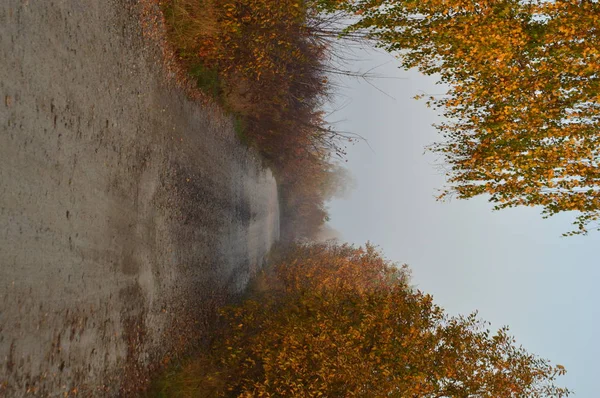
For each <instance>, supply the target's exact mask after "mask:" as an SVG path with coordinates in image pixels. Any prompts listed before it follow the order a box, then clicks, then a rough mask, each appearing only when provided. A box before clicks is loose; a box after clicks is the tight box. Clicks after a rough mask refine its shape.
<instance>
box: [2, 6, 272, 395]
mask: <svg viewBox="0 0 600 398" xmlns="http://www.w3.org/2000/svg"><path fill="white" fill-rule="evenodd" d="M157 12H158V9H157V8H156V6H155V5H154V6H153V5H152V3H151V2H150V1H148V0H145V2H144V3H139V2H136V1H126V0H108V1H94V0H44V1H35V0H3V1H2V2H1V4H0V100H1V102H0V300H1V302H0V396H3V395H6V396H23V395H25V394H31V395H32V396H75V395H77V396H90V395H93V396H115V395H122V396H135V395H136V392H137V391H138V389H139V388H141V387H143V385H144V384H145V382H146V380H147V376H148V374H149V372H151V371H152V370H153V369H156V368H157V367H159V366H161V364H163V365H164V364H166V363H168V362H169V361H172V360H173V359H174V358H176V357H177V356H179V355H181V354H182V353H184V352H185V351H186V350H187V349H188V348H189V347H190V346H193V345H194V343H195V341H197V338H198V336H202V333H203V332H204V331H206V330H207V329H206V326H207V324H208V323H209V322H210V319H211V317H212V316H213V315H214V312H215V308H216V307H217V306H219V305H221V304H222V303H223V302H225V301H226V300H227V298H228V297H229V296H230V295H231V294H234V293H236V292H239V291H240V290H242V289H243V288H244V286H245V284H246V282H247V281H248V278H249V276H250V275H251V274H252V273H253V272H254V271H255V270H256V269H257V267H259V266H260V265H261V264H262V261H263V257H264V255H265V253H266V252H267V250H268V249H269V247H270V245H271V244H272V243H273V241H274V240H276V239H277V238H278V235H279V209H278V198H277V186H276V183H275V180H274V178H273V175H272V174H271V172H270V171H269V170H268V169H265V168H264V167H263V166H262V165H261V162H260V159H259V158H258V156H257V155H256V154H255V153H254V152H252V151H251V150H248V149H246V148H244V147H243V146H241V145H240V144H239V143H238V142H237V140H236V138H235V133H234V131H233V128H232V121H231V120H230V118H229V117H227V116H226V115H223V114H222V113H221V112H220V111H219V110H218V109H216V108H214V107H211V106H204V107H203V106H199V104H198V103H196V102H193V101H191V100H189V99H188V97H187V96H186V94H185V93H184V92H183V91H182V90H181V89H178V88H176V86H175V84H174V83H173V80H174V79H173V76H169V74H170V73H171V71H170V70H168V69H167V68H166V67H165V66H164V65H163V63H162V58H161V56H162V55H161V54H162V53H161V49H160V48H159V46H158V45H157V44H156V43H157V41H156V37H154V36H153V35H155V34H156V32H155V31H151V30H144V29H143V28H142V27H143V24H140V22H139V21H140V14H141V13H145V14H144V15H145V18H146V20H150V21H152V20H153V17H152V16H153V15H154V16H155V15H157ZM159 33H160V32H159ZM171 74H172V73H171ZM165 76H166V77H165Z"/></svg>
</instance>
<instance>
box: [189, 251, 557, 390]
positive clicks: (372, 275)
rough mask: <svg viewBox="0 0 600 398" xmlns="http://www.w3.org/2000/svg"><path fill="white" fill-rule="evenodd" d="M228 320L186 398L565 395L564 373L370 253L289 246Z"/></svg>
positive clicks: (504, 332) (230, 311) (503, 331)
mask: <svg viewBox="0 0 600 398" xmlns="http://www.w3.org/2000/svg"><path fill="white" fill-rule="evenodd" d="M223 315H224V317H225V319H226V320H227V322H228V324H229V328H228V329H227V330H226V331H225V333H224V335H223V336H222V339H221V340H219V342H218V343H217V344H216V345H215V346H214V350H213V352H212V356H211V357H210V360H207V359H206V358H204V359H202V360H201V361H204V366H200V367H198V366H196V367H195V368H194V367H191V368H190V367H189V366H188V367H187V368H186V369H195V371H199V370H201V373H202V374H196V377H189V375H188V378H187V380H193V383H189V384H187V390H186V391H187V392H188V393H189V396H232V397H233V396H236V397H284V396H290V397H346V396H361V397H426V398H427V397H428V398H434V397H456V398H459V397H460V398H464V397H528V398H530V397H566V396H568V395H569V391H568V390H567V389H564V388H559V387H556V386H555V385H554V381H555V379H556V378H557V376H559V375H562V374H564V373H565V370H564V367H562V366H561V365H556V366H552V365H551V364H550V363H549V362H548V361H547V360H544V359H540V358H538V357H536V356H534V355H531V354H529V353H528V352H526V351H525V350H524V349H523V348H521V347H519V346H516V345H515V341H514V339H513V338H511V337H510V336H509V335H508V334H507V329H506V328H503V329H500V330H499V331H497V332H496V333H491V332H490V331H489V330H486V329H485V326H486V322H483V321H481V320H479V319H478V318H477V316H476V315H475V314H472V315H469V316H466V317H463V316H459V317H450V316H448V315H446V314H444V312H443V310H442V309H441V308H440V307H438V306H437V305H435V304H434V303H433V301H432V297H431V296H430V295H427V294H424V293H422V292H420V291H417V290H415V289H413V288H411V287H410V285H409V272H408V269H407V268H406V267H402V268H398V267H396V266H395V265H394V264H392V263H390V262H389V261H387V260H385V259H384V258H382V256H381V255H380V254H379V253H378V252H377V250H376V249H375V248H374V247H373V246H370V245H367V246H366V247H364V248H355V247H353V246H349V245H341V246H340V245H335V244H301V245H296V246H293V247H292V248H291V249H290V250H289V251H288V252H287V254H286V255H285V256H284V257H283V258H282V259H281V261H279V262H278V263H277V264H276V265H275V266H274V267H273V268H272V269H271V270H269V271H267V272H266V273H265V275H263V276H262V277H261V278H259V280H258V283H256V284H255V288H254V291H253V293H252V294H251V296H250V297H249V298H247V299H246V300H245V301H243V302H242V303H241V304H239V305H237V306H233V307H230V308H228V309H226V310H225V311H224V312H223ZM183 379H185V378H182V379H181V380H183ZM184 395H185V394H184Z"/></svg>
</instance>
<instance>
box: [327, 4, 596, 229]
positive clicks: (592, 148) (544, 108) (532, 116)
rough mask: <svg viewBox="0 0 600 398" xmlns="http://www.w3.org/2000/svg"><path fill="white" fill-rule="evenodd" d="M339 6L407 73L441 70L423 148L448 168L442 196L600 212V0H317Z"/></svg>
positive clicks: (591, 214) (586, 215) (585, 214)
mask: <svg viewBox="0 0 600 398" xmlns="http://www.w3.org/2000/svg"><path fill="white" fill-rule="evenodd" d="M321 3H322V7H323V9H325V10H329V11H332V12H333V11H339V10H345V12H347V13H351V14H352V15H357V17H355V18H358V21H357V22H356V23H355V24H354V25H353V26H351V27H350V28H349V29H348V31H357V30H364V31H366V32H368V34H369V36H370V37H371V38H372V39H374V40H376V42H377V44H378V45H379V46H380V47H382V48H384V49H386V50H388V51H390V52H392V53H394V54H396V55H398V57H399V58H400V60H401V62H402V66H403V67H404V68H407V69H408V68H418V69H419V70H420V71H421V72H423V73H425V74H428V75H437V76H440V82H441V83H444V84H446V85H448V86H449V87H450V89H449V92H448V93H447V95H445V96H442V97H430V98H429V99H428V104H429V105H432V106H434V107H437V108H438V109H440V110H441V111H442V113H443V115H444V116H445V121H444V122H443V123H441V124H440V125H438V126H437V127H438V128H439V130H440V131H441V133H442V134H443V137H444V139H443V140H442V141H441V142H440V143H438V144H437V145H434V146H433V147H432V149H433V151H434V152H436V153H438V154H441V155H442V158H443V159H444V163H446V164H447V166H448V181H449V186H448V188H447V189H445V191H444V193H443V195H442V197H445V196H448V195H456V196H457V197H459V198H471V197H474V196H477V195H480V194H488V195H489V196H490V200H491V201H492V202H495V203H496V207H495V208H496V209H503V208H507V207H513V206H520V205H525V206H542V207H543V214H544V215H545V216H551V215H554V214H556V213H559V212H563V211H575V212H577V213H578V216H577V218H576V221H575V225H576V227H577V228H576V229H577V230H576V231H575V232H572V233H571V234H575V233H586V232H587V228H588V227H589V226H590V224H591V225H592V227H593V228H597V227H598V225H597V223H594V221H596V220H597V219H598V217H600V168H599V164H598V161H599V155H600V153H599V148H600V147H599V145H598V143H599V140H600V129H599V127H600V126H599V123H600V96H599V93H600V32H599V30H600V2H598V1H595V0H580V1H574V0H555V1H545V0H526V1H522V0H421V1H409V0H405V1H403V0H356V1H352V0H347V1H344V0H342V1H322V2H321Z"/></svg>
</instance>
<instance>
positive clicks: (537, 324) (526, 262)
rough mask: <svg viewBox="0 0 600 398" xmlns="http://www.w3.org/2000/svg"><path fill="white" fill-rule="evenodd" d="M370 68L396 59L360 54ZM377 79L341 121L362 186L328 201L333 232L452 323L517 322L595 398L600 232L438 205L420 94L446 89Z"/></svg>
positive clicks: (345, 95) (565, 220)
mask: <svg viewBox="0 0 600 398" xmlns="http://www.w3.org/2000/svg"><path fill="white" fill-rule="evenodd" d="M359 56H361V57H363V58H364V59H365V60H367V61H365V62H360V63H356V64H355V66H356V68H360V69H362V70H363V71H364V70H368V69H369V68H371V67H373V66H377V65H381V64H385V63H386V62H388V61H390V59H391V57H390V56H389V55H386V54H376V53H368V54H367V53H364V54H362V53H360V54H359ZM375 72H377V73H378V74H380V75H383V76H388V77H395V79H392V78H390V79H376V80H373V81H372V83H373V84H374V85H376V86H377V87H378V88H380V89H381V90H383V91H385V92H386V93H387V94H389V95H390V96H392V97H393V98H389V97H388V96H386V95H384V94H382V93H381V92H380V91H378V90H377V89H376V88H375V87H373V86H371V85H369V84H367V83H365V82H361V81H358V80H356V79H346V80H344V81H343V84H344V85H345V86H346V87H345V88H344V89H341V90H340V94H341V97H342V98H341V99H340V103H342V102H344V101H349V103H348V104H347V106H345V108H343V109H342V110H339V111H338V112H337V113H336V114H334V115H333V116H332V120H341V122H339V123H338V125H337V127H338V128H340V129H342V130H350V131H353V132H356V133H359V134H361V135H362V136H363V137H365V138H366V139H367V140H368V142H369V145H370V147H369V145H366V144H364V143H358V144H356V145H354V146H351V147H350V148H349V149H348V163H347V164H346V165H347V167H348V168H349V169H350V170H351V172H352V174H353V175H354V176H355V178H356V183H357V187H356V189H355V190H354V191H353V192H352V193H351V195H350V196H349V197H348V198H346V199H339V200H335V201H333V202H332V203H330V212H331V218H332V221H331V225H332V226H333V227H334V228H335V229H337V230H338V231H339V232H340V233H341V235H342V238H341V239H342V240H343V241H348V242H352V243H356V244H364V243H365V242H366V241H371V242H372V243H374V244H377V245H379V246H380V248H381V249H382V251H383V252H384V254H385V256H386V257H387V258H389V259H391V260H393V261H396V262H398V263H407V264H409V265H410V266H411V268H412V270H413V281H414V283H415V284H416V285H417V286H418V288H419V289H421V290H423V291H425V292H427V293H431V294H433V296H434V300H435V301H436V302H437V304H439V305H441V306H442V307H444V308H445V309H446V310H447V311H448V312H449V313H451V314H458V313H461V314H467V313H470V312H472V311H474V310H479V314H480V316H481V318H483V319H485V320H488V321H490V322H492V324H493V327H496V328H499V327H501V326H503V325H508V326H509V327H510V329H511V332H512V334H513V335H514V336H515V337H516V338H517V341H518V343H519V344H522V345H523V346H524V347H525V348H526V349H527V350H529V351H530V352H532V353H535V354H537V355H539V356H542V357H545V358H548V359H550V360H552V361H553V362H554V363H555V364H557V363H558V364H562V365H564V366H565V367H566V368H567V370H568V374H567V376H565V377H563V378H561V382H560V383H559V384H562V385H565V386H567V387H569V388H572V389H574V390H575V395H576V396H577V397H584V398H587V397H590V398H594V397H598V396H600V393H598V388H597V386H596V384H597V383H596V380H595V379H596V378H597V377H598V375H600V360H599V359H598V358H600V344H599V343H598V340H596V339H594V338H593V336H594V335H596V336H600V334H599V335H597V334H596V333H598V331H599V328H600V291H599V289H598V288H597V285H598V283H599V282H600V267H599V263H600V260H598V258H599V257H600V256H599V253H598V248H599V247H600V246H599V243H600V232H598V233H592V234H591V235H590V236H587V237H571V238H562V237H561V236H560V235H561V233H562V232H567V231H570V228H571V225H570V222H571V219H572V216H570V215H568V214H566V215H561V216H558V217H554V218H551V219H547V220H544V219H542V218H541V216H540V215H539V213H540V209H538V208H519V209H509V210H503V211H498V212H492V210H491V209H492V205H491V204H490V203H488V202H487V201H486V199H485V198H477V199H472V200H468V201H458V200H453V201H451V202H444V203H440V202H437V201H436V200H435V197H434V196H435V195H436V192H437V189H439V188H441V187H442V186H443V185H444V176H443V174H442V172H441V171H439V170H438V169H437V168H436V167H435V165H436V159H435V157H434V155H432V154H431V153H425V154H424V148H425V147H426V146H427V145H429V144H431V143H433V142H434V141H436V140H438V138H439V137H438V135H437V134H438V133H437V132H436V130H435V128H433V127H432V126H431V124H432V123H434V122H436V121H439V120H440V119H439V118H438V117H437V116H436V112H435V111H433V110H431V109H428V108H427V107H426V106H425V103H424V101H416V100H413V99H412V97H413V96H415V95H417V94H422V93H428V94H439V93H442V92H443V91H444V90H443V89H442V88H441V86H437V85H435V84H434V83H435V81H434V80H433V79H432V78H428V77H424V76H421V75H420V74H419V73H418V72H416V71H410V72H404V71H402V70H400V69H398V68H397V63H396V61H393V62H391V63H388V64H386V65H383V66H381V67H380V68H378V69H377V70H376V71H375Z"/></svg>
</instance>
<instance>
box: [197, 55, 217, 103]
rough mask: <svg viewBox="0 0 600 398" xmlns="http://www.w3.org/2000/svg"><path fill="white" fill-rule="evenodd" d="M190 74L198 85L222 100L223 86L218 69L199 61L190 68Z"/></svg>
mask: <svg viewBox="0 0 600 398" xmlns="http://www.w3.org/2000/svg"><path fill="white" fill-rule="evenodd" d="M189 74H190V76H191V77H192V78H194V80H196V85H197V87H198V88H199V89H200V90H202V91H204V92H205V93H206V94H208V95H211V96H212V97H213V98H215V99H216V100H219V101H220V99H221V94H222V93H223V86H222V84H221V79H220V78H219V72H218V71H217V70H216V69H211V68H207V67H205V66H204V65H202V64H200V63H198V64H195V65H193V66H191V67H190V68H189Z"/></svg>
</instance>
